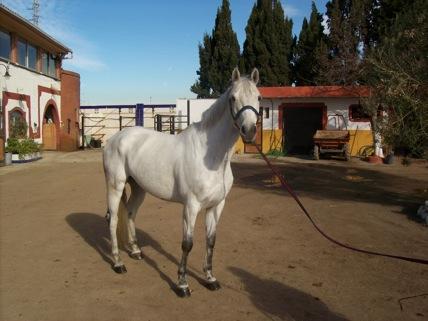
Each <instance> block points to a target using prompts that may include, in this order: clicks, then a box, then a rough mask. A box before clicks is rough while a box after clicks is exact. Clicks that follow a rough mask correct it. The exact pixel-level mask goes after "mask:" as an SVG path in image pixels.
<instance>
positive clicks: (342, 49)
mask: <svg viewBox="0 0 428 321" xmlns="http://www.w3.org/2000/svg"><path fill="white" fill-rule="evenodd" d="M366 3H367V1H364V0H361V1H351V0H331V1H329V2H328V3H327V5H326V6H327V16H328V20H327V24H328V27H329V36H328V41H327V45H328V50H327V54H328V59H326V57H320V56H317V59H319V60H323V61H325V62H326V64H323V65H320V66H319V69H318V70H317V72H318V76H317V77H316V82H317V84H328V85H332V84H340V85H351V84H355V83H358V82H361V79H362V78H363V75H362V72H361V70H362V68H361V67H362V65H361V60H362V55H363V50H362V47H361V46H362V44H363V43H364V35H365V32H364V26H365V23H364V22H363V21H364V12H365V11H364V7H365V5H366ZM320 52H321V50H319V51H318V53H320Z"/></svg>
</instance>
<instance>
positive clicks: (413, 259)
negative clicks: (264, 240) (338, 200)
mask: <svg viewBox="0 0 428 321" xmlns="http://www.w3.org/2000/svg"><path fill="white" fill-rule="evenodd" d="M254 145H255V146H256V148H257V150H258V151H259V153H260V155H262V157H263V159H264V160H265V162H266V164H267V165H268V166H269V168H270V169H271V171H272V173H274V175H275V176H276V177H278V179H279V180H280V182H281V185H282V187H284V188H285V189H286V190H287V191H288V193H290V195H291V196H292V197H293V198H294V200H295V201H296V202H297V204H299V206H300V208H301V209H302V211H303V213H305V215H306V217H307V218H308V219H309V221H310V222H311V223H312V225H313V226H314V227H315V229H316V230H317V231H318V232H319V233H320V234H321V235H322V236H324V237H325V238H326V239H327V240H329V241H330V242H332V243H334V244H336V245H339V246H341V247H344V248H346V249H348V250H352V251H356V252H360V253H365V254H370V255H377V256H383V257H389V258H393V259H398V260H402V261H408V262H413V263H419V264H428V260H425V259H418V258H413V257H407V256H400V255H392V254H385V253H380V252H374V251H368V250H364V249H359V248H356V247H353V246H350V245H346V244H344V243H342V242H339V241H336V240H335V239H333V238H332V237H331V236H329V235H327V234H326V233H325V232H323V231H322V230H321V229H320V228H319V227H318V225H317V224H316V223H315V222H314V220H313V219H312V217H311V215H310V214H309V212H308V211H307V210H306V208H305V207H304V206H303V204H302V202H301V201H300V200H299V198H298V197H297V195H296V193H295V192H294V191H293V190H292V189H291V187H290V185H288V183H287V182H286V180H285V179H284V177H283V176H282V175H281V174H280V173H279V172H278V170H277V169H276V168H275V167H274V166H273V165H272V164H271V162H270V161H269V159H268V158H267V157H266V155H265V154H263V152H262V151H261V150H260V148H259V146H258V145H257V144H254Z"/></svg>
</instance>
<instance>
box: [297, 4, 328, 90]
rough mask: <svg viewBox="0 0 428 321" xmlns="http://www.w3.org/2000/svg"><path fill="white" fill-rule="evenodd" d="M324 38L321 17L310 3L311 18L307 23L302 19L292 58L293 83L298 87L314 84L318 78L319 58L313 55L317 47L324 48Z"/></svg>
mask: <svg viewBox="0 0 428 321" xmlns="http://www.w3.org/2000/svg"><path fill="white" fill-rule="evenodd" d="M324 38H325V35H324V27H323V26H322V15H321V14H320V13H319V12H318V10H317V7H316V6H315V3H314V2H312V12H311V16H310V19H309V22H308V21H307V19H306V18H304V19H303V23H302V30H301V31H300V35H299V40H298V43H297V47H296V53H295V57H294V70H295V81H296V84H297V85H298V86H302V85H314V84H315V79H316V78H317V77H318V73H317V71H318V70H319V69H320V67H319V65H320V63H319V57H317V56H316V54H315V53H316V52H317V48H318V47H320V46H324V47H325V40H324ZM320 49H324V48H320ZM320 49H318V50H320Z"/></svg>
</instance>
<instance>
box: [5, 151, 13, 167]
mask: <svg viewBox="0 0 428 321" xmlns="http://www.w3.org/2000/svg"><path fill="white" fill-rule="evenodd" d="M4 164H5V165H6V166H7V165H11V164H12V153H5V154H4Z"/></svg>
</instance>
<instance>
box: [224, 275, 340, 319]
mask: <svg viewBox="0 0 428 321" xmlns="http://www.w3.org/2000/svg"><path fill="white" fill-rule="evenodd" d="M229 270H230V271H231V272H232V273H233V274H234V275H235V276H237V277H239V278H240V279H241V281H242V283H243V284H244V290H245V291H246V292H247V293H248V294H249V297H250V299H251V301H252V303H253V304H254V306H255V307H257V309H259V310H260V311H261V312H263V313H266V314H268V315H269V316H270V317H269V318H271V316H275V317H277V318H279V319H281V320H290V321H294V320H311V321H347V320H348V319H346V318H344V317H343V316H341V315H339V314H336V313H334V312H333V311H331V310H330V309H329V308H328V306H327V305H326V304H324V303H323V302H322V301H321V300H320V299H319V298H317V297H314V296H312V295H310V294H307V293H305V292H302V291H300V290H298V289H295V288H292V287H289V286H287V285H285V284H283V283H280V282H278V281H274V280H268V279H261V278H259V277H258V276H256V275H254V274H252V273H250V272H248V271H245V270H243V269H241V268H237V267H229ZM275 320H276V318H275Z"/></svg>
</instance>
